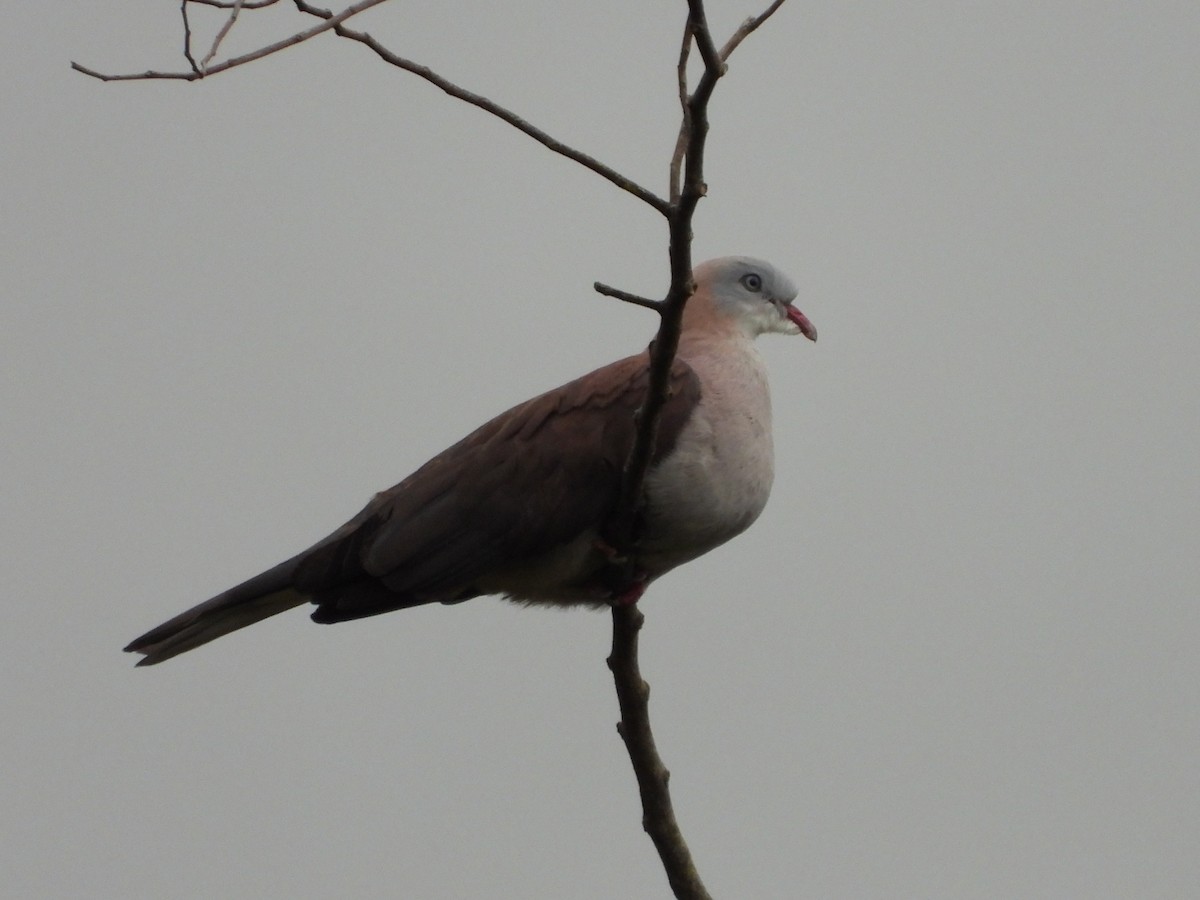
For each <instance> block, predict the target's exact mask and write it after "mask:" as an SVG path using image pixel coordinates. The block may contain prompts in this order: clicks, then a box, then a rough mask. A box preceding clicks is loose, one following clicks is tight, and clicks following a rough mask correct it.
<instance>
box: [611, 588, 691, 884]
mask: <svg viewBox="0 0 1200 900" xmlns="http://www.w3.org/2000/svg"><path fill="white" fill-rule="evenodd" d="M643 621H644V618H643V616H642V614H641V613H640V612H639V611H638V609H637V607H636V606H633V605H628V606H614V607H613V642H612V654H611V655H610V656H609V657H608V668H609V669H610V670H611V671H612V673H613V681H614V682H615V683H616V686H617V702H618V704H620V707H621V721H620V722H618V723H617V732H618V733H619V734H620V735H621V739H622V740H623V741H624V742H625V749H626V750H628V751H629V760H630V762H631V763H632V764H633V772H634V775H635V776H636V777H637V782H638V792H639V793H640V794H641V798H642V827H643V828H644V829H645V830H646V833H647V834H648V835H650V840H652V841H653V842H654V847H655V849H656V850H658V855H659V858H660V859H661V860H662V863H663V869H664V870H666V873H667V881H668V882H669V883H670V885H671V890H672V891H673V892H674V893H675V896H676V897H678V898H681V900H683V898H686V900H711V898H710V896H709V893H708V891H707V890H705V887H704V883H703V882H701V880H700V875H699V873H698V872H697V871H696V864H695V863H694V862H693V861H692V854H691V851H689V850H688V846H687V842H686V841H684V839H683V833H682V832H681V831H680V830H679V824H678V823H677V822H676V821H675V810H674V808H673V807H672V805H671V795H670V792H669V791H668V790H667V781H668V780H669V779H670V777H671V773H670V772H668V771H667V767H666V766H665V765H663V761H662V758H661V757H660V756H659V755H658V748H657V747H656V746H655V744H654V735H653V733H652V732H651V731H650V709H649V700H650V685H648V684H646V682H645V681H644V680H642V673H641V670H640V668H639V667H638V656H637V649H638V632H639V631H640V630H641V628H642V622H643Z"/></svg>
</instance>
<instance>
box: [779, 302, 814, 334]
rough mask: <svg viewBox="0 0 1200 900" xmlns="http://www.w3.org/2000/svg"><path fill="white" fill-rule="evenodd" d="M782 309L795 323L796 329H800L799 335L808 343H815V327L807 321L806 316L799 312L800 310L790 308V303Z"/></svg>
mask: <svg viewBox="0 0 1200 900" xmlns="http://www.w3.org/2000/svg"><path fill="white" fill-rule="evenodd" d="M784 309H785V310H787V317H788V318H789V319H791V320H792V321H793V322H795V323H796V327H798V328H799V329H800V333H801V334H802V335H804V336H805V337H806V338H808V339H809V340H810V341H815V340H816V339H817V329H816V326H815V325H813V323H812V322H810V321H808V316H806V315H805V314H804V313H802V312H800V310H798V309H796V307H794V306H792V304H790V303H789V304H787V305H786V306H785V307H784Z"/></svg>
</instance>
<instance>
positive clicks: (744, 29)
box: [721, 0, 783, 61]
mask: <svg viewBox="0 0 1200 900" xmlns="http://www.w3.org/2000/svg"><path fill="white" fill-rule="evenodd" d="M781 6H783V0H775V2H774V3H772V4H771V5H770V6H768V7H767V8H766V10H765V11H764V12H762V13H761V14H759V15H757V16H751V17H750V18H749V19H747V20H746V21H745V22H743V23H742V24H741V25H739V26H738V30H737V31H735V32H734V33H733V34H732V35H731V36H730V38H729V40H727V41H726V42H725V46H724V47H722V48H721V60H722V61H725V60H727V59H729V54H731V53H733V51H734V50H736V49H737V46H738V44H740V43H741V42H742V41H744V40H745V39H746V38H747V37H748V36H749V35H750V34H751V33H752V32H753V31H755V30H756V29H757V28H758V26H759V25H761V24H762V23H763V22H765V21H767V19H769V18H771V16H773V15H774V14H775V10H777V9H779V7H781Z"/></svg>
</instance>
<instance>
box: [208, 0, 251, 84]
mask: <svg viewBox="0 0 1200 900" xmlns="http://www.w3.org/2000/svg"><path fill="white" fill-rule="evenodd" d="M241 11H242V0H234V3H233V6H232V8H231V10H230V13H229V18H228V19H226V20H225V24H224V25H222V26H221V30H220V31H218V32H217V36H216V37H215V38H213V43H212V47H211V48H209V51H208V53H207V54H206V55H205V57H204V59H202V60H200V68H201V69H202V70H203V69H207V68H208V64H209V63H210V62H212V61H213V58H214V57H215V56H216V55H217V50H218V49H220V46H221V41H223V40H225V35H227V34H229V29H231V28H233V23H234V22H236V21H237V17H238V15H239V14H240V13H241Z"/></svg>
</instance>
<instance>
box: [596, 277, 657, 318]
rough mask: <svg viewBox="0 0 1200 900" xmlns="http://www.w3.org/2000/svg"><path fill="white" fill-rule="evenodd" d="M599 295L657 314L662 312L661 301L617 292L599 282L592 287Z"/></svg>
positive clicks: (615, 289)
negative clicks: (650, 310) (644, 308)
mask: <svg viewBox="0 0 1200 900" xmlns="http://www.w3.org/2000/svg"><path fill="white" fill-rule="evenodd" d="M592 287H593V288H594V289H595V291H596V292H597V293H600V294H604V295H605V296H606V297H616V298H617V299H618V300H624V301H625V302H626V303H632V304H633V305H634V306H644V307H646V309H652V310H654V311H655V312H662V305H663V304H662V301H661V300H649V299H647V298H646V297H642V296H639V295H638V294H630V293H626V292H625V291H621V290H617V288H615V287H609V286H608V285H607V284H602V283H601V282H599V281H597V282H596V283H595V284H593V285H592Z"/></svg>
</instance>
